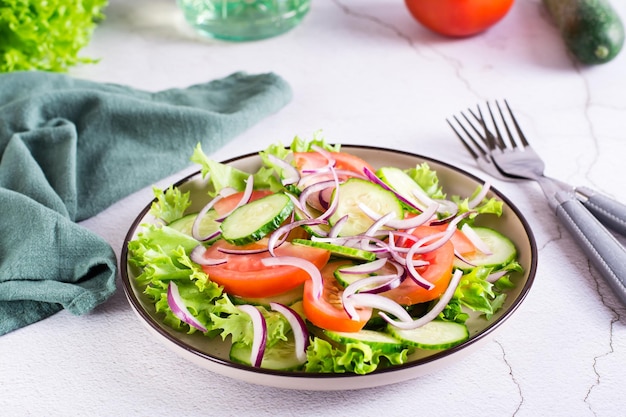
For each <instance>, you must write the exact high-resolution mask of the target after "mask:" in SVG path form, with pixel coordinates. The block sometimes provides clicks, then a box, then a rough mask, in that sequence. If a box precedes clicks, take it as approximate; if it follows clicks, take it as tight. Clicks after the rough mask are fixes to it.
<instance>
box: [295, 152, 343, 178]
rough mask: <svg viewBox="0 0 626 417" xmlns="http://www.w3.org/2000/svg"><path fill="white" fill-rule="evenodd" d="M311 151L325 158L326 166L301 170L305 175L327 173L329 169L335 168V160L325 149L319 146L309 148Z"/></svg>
mask: <svg viewBox="0 0 626 417" xmlns="http://www.w3.org/2000/svg"><path fill="white" fill-rule="evenodd" d="M311 149H313V150H314V151H315V152H317V153H319V154H321V155H322V156H323V157H324V158H326V160H327V163H326V165H324V166H323V167H319V168H311V169H303V170H302V172H303V173H306V174H310V173H315V172H323V171H327V170H328V169H329V168H333V167H334V166H335V163H336V162H335V159H334V158H333V156H332V153H331V152H328V151H327V150H325V149H322V148H320V147H319V146H315V145H313V146H311Z"/></svg>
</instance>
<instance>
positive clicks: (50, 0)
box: [0, 0, 108, 72]
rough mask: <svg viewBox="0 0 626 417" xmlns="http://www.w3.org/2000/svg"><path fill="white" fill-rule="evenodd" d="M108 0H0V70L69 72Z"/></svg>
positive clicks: (82, 61) (82, 60) (86, 60)
mask: <svg viewBox="0 0 626 417" xmlns="http://www.w3.org/2000/svg"><path fill="white" fill-rule="evenodd" d="M107 4H108V1H107V0H47V1H31V0H0V39H1V40H2V41H1V42H0V72H9V71H28V70H41V71H56V72H66V71H67V70H68V69H69V67H71V66H74V65H77V64H86V63H94V62H97V61H96V60H94V59H90V58H84V57H79V56H78V53H79V51H80V50H81V49H82V48H83V47H85V46H86V45H87V44H88V43H89V42H90V40H91V36H92V34H93V31H94V29H95V28H96V25H97V24H98V22H100V21H101V20H102V19H104V14H103V10H104V8H105V7H106V5H107Z"/></svg>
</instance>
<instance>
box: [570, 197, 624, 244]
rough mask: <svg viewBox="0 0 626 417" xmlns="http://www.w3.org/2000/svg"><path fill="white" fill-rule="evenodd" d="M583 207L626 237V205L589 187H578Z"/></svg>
mask: <svg viewBox="0 0 626 417" xmlns="http://www.w3.org/2000/svg"><path fill="white" fill-rule="evenodd" d="M575 191H576V194H577V195H578V197H579V199H580V200H581V201H582V203H583V205H584V206H585V207H586V208H587V209H588V210H589V211H591V212H592V213H593V214H594V215H595V216H596V217H597V218H598V219H600V221H601V222H602V223H604V224H605V225H607V226H608V227H610V228H611V229H613V230H614V231H616V232H617V233H619V234H621V235H623V236H626V205H624V204H622V203H620V202H619V201H616V200H614V199H612V198H610V197H608V196H606V195H603V194H600V193H598V192H596V191H594V190H592V189H590V188H587V187H577V188H576V190H575Z"/></svg>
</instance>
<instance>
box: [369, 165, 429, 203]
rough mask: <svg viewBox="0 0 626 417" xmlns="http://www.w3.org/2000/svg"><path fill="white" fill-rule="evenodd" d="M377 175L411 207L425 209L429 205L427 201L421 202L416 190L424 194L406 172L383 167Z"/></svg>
mask: <svg viewBox="0 0 626 417" xmlns="http://www.w3.org/2000/svg"><path fill="white" fill-rule="evenodd" d="M376 175H377V176H378V178H380V179H381V180H382V182H384V183H385V184H387V185H388V186H389V188H391V189H392V190H394V191H395V192H396V193H398V194H399V195H400V196H402V198H404V199H405V200H406V201H407V202H408V203H409V206H416V207H423V206H424V205H425V204H426V205H427V204H428V202H427V201H420V200H419V199H418V198H417V197H416V196H415V194H414V191H415V190H418V191H419V192H421V193H423V194H426V193H424V191H423V190H422V188H421V187H420V186H419V184H418V183H416V182H415V180H414V179H413V178H411V177H410V176H409V174H407V173H406V172H404V171H403V170H401V169H400V168H396V167H383V168H380V169H379V170H378V171H377V172H376Z"/></svg>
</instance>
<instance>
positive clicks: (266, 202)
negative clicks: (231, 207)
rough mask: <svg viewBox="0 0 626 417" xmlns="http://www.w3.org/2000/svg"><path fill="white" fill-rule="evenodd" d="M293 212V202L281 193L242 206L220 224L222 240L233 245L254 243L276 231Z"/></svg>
mask: <svg viewBox="0 0 626 417" xmlns="http://www.w3.org/2000/svg"><path fill="white" fill-rule="evenodd" d="M292 211H293V202H292V201H291V199H289V197H287V196H286V195H285V194H283V193H277V194H270V195H268V196H266V197H263V198H260V199H258V200H255V201H252V202H251V203H248V204H244V205H243V206H241V207H239V208H237V209H236V210H235V211H233V212H232V213H231V214H230V215H229V216H228V217H226V219H225V220H224V221H223V222H222V224H221V226H220V228H221V229H222V238H223V239H224V240H226V241H227V242H229V243H232V244H233V245H246V244H248V243H252V242H256V241H258V240H261V239H262V238H263V237H265V236H266V235H267V234H268V233H271V232H273V231H274V230H276V229H278V228H279V227H280V225H281V224H282V222H284V221H285V220H286V219H287V218H288V217H289V215H290V214H291V212H292Z"/></svg>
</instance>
